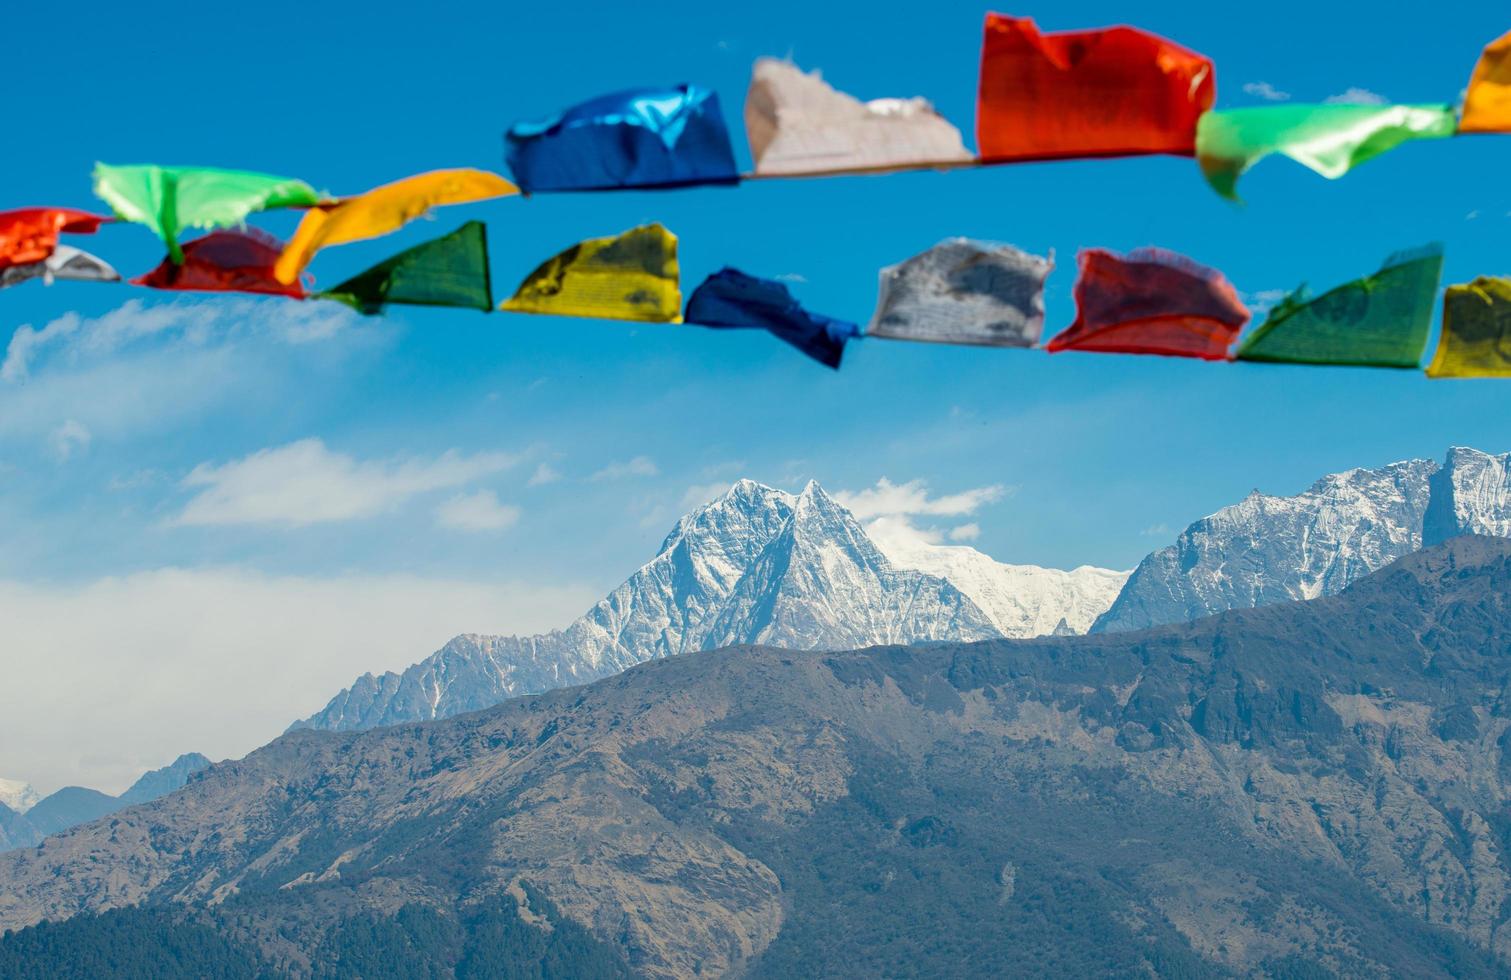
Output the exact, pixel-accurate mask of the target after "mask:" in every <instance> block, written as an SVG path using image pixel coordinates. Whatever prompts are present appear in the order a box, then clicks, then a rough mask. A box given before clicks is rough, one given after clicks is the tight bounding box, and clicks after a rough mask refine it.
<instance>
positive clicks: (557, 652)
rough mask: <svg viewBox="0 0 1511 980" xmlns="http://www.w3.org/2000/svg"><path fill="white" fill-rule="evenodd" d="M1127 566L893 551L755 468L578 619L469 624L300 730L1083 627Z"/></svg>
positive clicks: (845, 516) (814, 496) (844, 514)
mask: <svg viewBox="0 0 1511 980" xmlns="http://www.w3.org/2000/svg"><path fill="white" fill-rule="evenodd" d="M972 556H975V557H974V558H972ZM1121 575H1122V573H1117V572H1109V571H1105V570H1102V569H1077V570H1076V571H1075V572H1060V571H1056V570H1052V569H1040V568H1034V567H1031V566H1011V565H1002V564H999V563H997V562H994V561H992V560H991V559H989V558H987V557H986V556H985V555H981V554H980V553H979V552H975V551H974V550H973V549H969V548H938V549H933V550H930V549H929V548H928V546H922V547H917V548H913V549H911V551H906V550H904V551H897V552H895V553H892V554H884V553H883V552H882V550H881V549H879V548H878V547H877V545H876V543H875V542H874V541H872V540H871V538H870V537H869V536H868V535H867V533H866V531H865V529H864V528H863V527H862V526H861V525H860V524H859V523H858V522H857V521H856V519H855V518H854V517H853V516H852V515H851V514H850V512H849V511H847V510H846V509H845V508H844V507H842V506H841V505H840V504H838V503H837V502H836V501H835V500H834V499H833V498H832V497H830V496H829V495H828V494H827V493H825V492H824V490H823V489H822V488H821V487H820V486H819V485H818V484H817V483H809V484H808V486H807V487H806V488H804V490H803V492H802V493H800V494H791V493H787V492H784V491H782V490H776V489H773V488H771V487H767V486H762V485H761V484H759V483H756V482H754V481H752V480H741V481H739V482H738V483H736V484H734V486H733V487H731V488H730V490H729V492H728V493H726V494H725V495H724V496H723V497H721V498H719V499H718V500H715V501H714V502H712V503H710V504H708V505H706V506H704V507H701V508H699V509H698V510H696V511H694V512H693V513H691V514H689V515H687V516H686V517H684V518H682V519H681V520H680V521H679V522H678V523H677V526H676V527H675V528H673V530H672V532H671V534H670V535H668V536H667V538H666V540H665V541H664V542H663V543H662V545H661V549H660V551H659V553H658V554H657V555H656V557H655V558H653V559H652V560H651V561H650V562H649V563H647V564H646V565H644V566H643V567H641V568H640V570H639V571H637V572H636V573H635V574H634V575H632V576H630V578H629V579H628V580H627V581H626V582H625V583H624V584H623V585H621V586H619V588H617V589H615V590H614V591H613V593H611V594H610V595H609V596H608V597H607V598H605V599H604V600H603V601H601V602H599V603H598V604H597V605H596V606H594V607H593V608H592V609H591V610H589V611H588V613H587V615H585V616H583V617H582V618H581V619H579V620H577V621H576V622H575V623H573V624H571V625H570V626H568V627H567V628H566V629H564V630H559V631H553V632H551V633H546V634H544V635H541V636H531V637H515V636H479V635H476V634H466V635H463V636H458V637H457V638H455V639H453V640H452V641H451V642H450V643H448V644H447V645H446V646H445V647H443V648H442V649H441V650H440V651H439V652H437V653H435V654H434V655H432V656H431V657H428V658H427V659H425V660H423V661H421V662H420V663H418V664H415V665H414V666H412V667H410V668H409V669H407V670H405V671H404V672H403V673H400V674H395V673H391V672H390V673H385V674H383V675H381V676H374V675H372V674H364V675H363V676H362V677H360V678H358V679H357V680H356V682H355V683H353V684H352V686H351V687H349V688H347V689H346V690H344V691H342V692H341V693H340V694H338V695H337V696H336V697H335V698H333V699H332V700H331V701H330V703H329V704H328V705H326V707H325V708H324V710H322V711H321V712H319V713H318V714H316V715H314V716H313V717H311V718H308V719H305V720H304V721H301V722H297V723H295V724H294V725H293V726H292V729H300V728H318V729H325V730H330V731H357V730H361V729H365V728H372V727H375V726H378V725H392V724H397V723H400V722H405V721H422V720H427V719H434V718H445V717H449V716H451V715H455V714H460V713H462V712H465V711H475V710H477V709H480V708H486V707H489V706H490V705H494V704H498V703H499V702H500V701H503V700H504V699H506V698H509V697H513V696H516V695H519V694H530V693H536V692H540V691H546V690H550V689H552V688H555V687H561V686H563V685H568V684H581V683H584V682H586V681H590V680H594V679H596V678H599V677H606V676H608V675H610V674H615V673H618V672H620V671H622V670H624V669H625V668H626V667H630V666H632V665H634V664H637V663H641V662H643V661H645V660H651V659H656V658H659V657H668V656H672V655H675V654H680V653H691V652H697V651H701V650H711V649H716V648H718V647H721V646H728V645H730V644H736V643H764V644H771V645H775V646H783V647H788V648H792V649H800V650H811V649H844V648H848V647H856V646H865V645H868V644H874V643H913V642H918V641H922V640H976V639H984V638H987V637H993V636H1001V635H1004V634H1009V635H1015V636H1016V635H1021V636H1027V635H1034V634H1036V633H1048V632H1051V631H1053V630H1054V629H1055V628H1056V627H1057V626H1059V625H1060V622H1061V620H1065V619H1069V620H1070V621H1071V622H1072V623H1073V624H1078V625H1079V629H1080V630H1084V629H1085V627H1086V626H1087V625H1089V624H1090V622H1091V620H1092V619H1094V618H1095V616H1096V615H1097V614H1098V613H1100V612H1101V611H1102V609H1104V608H1105V607H1106V604H1107V603H1110V602H1111V601H1112V598H1113V596H1114V595H1115V594H1116V591H1117V587H1118V585H1120V584H1121V580H1120V579H1121ZM1098 604H1100V608H1098ZM1070 628H1072V627H1070V626H1067V627H1066V629H1070Z"/></svg>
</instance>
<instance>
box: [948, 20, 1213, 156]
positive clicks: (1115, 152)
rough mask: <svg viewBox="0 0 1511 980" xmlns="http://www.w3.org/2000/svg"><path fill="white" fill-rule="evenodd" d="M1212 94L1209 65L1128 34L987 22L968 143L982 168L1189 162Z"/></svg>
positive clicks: (1143, 35) (1154, 38)
mask: <svg viewBox="0 0 1511 980" xmlns="http://www.w3.org/2000/svg"><path fill="white" fill-rule="evenodd" d="M1215 95H1216V83H1215V82H1214V80H1213V67H1212V62H1211V61H1210V60H1209V59H1207V58H1205V57H1203V56H1202V55H1199V54H1197V53H1195V52H1194V51H1189V50H1187V49H1186V48H1183V47H1181V46H1180V45H1178V44H1176V43H1174V42H1173V41H1168V40H1166V39H1165V38H1162V37H1160V36H1159V35H1157V34H1150V33H1149V32H1147V31H1141V30H1138V29H1137V28H1133V27H1109V28H1103V29H1100V30H1089V31H1066V32H1063V33H1055V34H1042V33H1040V31H1039V28H1038V27H1037V26H1036V25H1035V24H1034V22H1033V20H1031V19H1029V18H1027V17H1008V16H1006V15H1003V14H994V13H989V14H987V15H986V35H985V39H984V41H983V43H982V49H981V78H980V96H979V99H978V102H977V106H976V145H977V148H978V150H979V151H980V153H981V158H982V159H983V160H985V161H988V162H1003V161H1009V160H1054V159H1064V158H1068V157H1107V156H1128V155H1134V154H1144V153H1174V154H1179V155H1183V156H1190V155H1191V153H1192V150H1193V149H1194V146H1195V139H1196V121H1197V119H1198V118H1199V117H1200V116H1201V114H1202V113H1203V112H1206V111H1207V110H1208V109H1211V108H1212V103H1213V99H1214V98H1215Z"/></svg>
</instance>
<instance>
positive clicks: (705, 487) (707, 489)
mask: <svg viewBox="0 0 1511 980" xmlns="http://www.w3.org/2000/svg"><path fill="white" fill-rule="evenodd" d="M729 485H730V481H728V480H716V481H714V482H713V483H699V484H697V485H696V486H691V487H688V488H687V490H686V492H684V493H683V494H682V499H681V500H679V501H678V502H677V506H678V507H679V508H681V510H682V513H684V514H686V513H688V512H690V511H693V510H696V509H697V508H699V507H702V506H703V505H704V504H706V503H708V502H709V501H712V500H718V499H719V498H720V497H722V496H724V495H725V494H726V493H728V492H729Z"/></svg>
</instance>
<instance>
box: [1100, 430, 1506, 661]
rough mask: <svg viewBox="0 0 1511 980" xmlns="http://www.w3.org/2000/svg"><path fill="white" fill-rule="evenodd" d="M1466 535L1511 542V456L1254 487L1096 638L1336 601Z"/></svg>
mask: <svg viewBox="0 0 1511 980" xmlns="http://www.w3.org/2000/svg"><path fill="white" fill-rule="evenodd" d="M1458 534H1493V535H1497V536H1501V537H1505V536H1511V454H1506V455H1502V456H1491V455H1489V454H1488V453H1483V452H1480V451H1479V450H1476V449H1465V448H1459V447H1455V448H1453V449H1450V450H1449V451H1448V457H1447V460H1446V462H1445V463H1444V464H1443V465H1442V466H1441V467H1439V466H1438V465H1437V464H1436V463H1434V462H1432V461H1431V460H1425V459H1416V460H1407V461H1405V462H1400V463H1393V464H1391V465H1389V466H1384V467H1381V468H1379V469H1355V470H1349V471H1347V472H1344V473H1334V474H1332V475H1330V476H1325V477H1323V478H1322V479H1321V480H1318V481H1317V483H1316V484H1314V485H1313V486H1312V487H1311V488H1310V489H1309V490H1307V491H1305V492H1304V493H1300V494H1297V495H1295V496H1293V497H1272V496H1269V495H1266V494H1262V493H1260V492H1259V491H1257V490H1256V491H1254V492H1253V493H1252V494H1250V495H1249V496H1248V498H1246V499H1245V500H1244V501H1243V502H1241V503H1238V504H1235V505H1233V506H1231V507H1224V508H1223V509H1222V510H1220V511H1218V512H1217V513H1215V514H1213V515H1212V516H1210V517H1206V518H1203V519H1202V520H1200V521H1197V522H1196V523H1194V524H1192V525H1191V526H1190V527H1188V528H1186V530H1185V531H1184V532H1182V533H1181V535H1180V537H1179V538H1178V539H1177V540H1176V542H1175V544H1173V545H1171V546H1170V547H1168V548H1163V549H1161V550H1159V551H1156V552H1154V553H1153V554H1151V555H1149V556H1148V557H1147V558H1145V559H1144V560H1143V561H1142V562H1141V563H1140V564H1139V566H1138V568H1136V569H1135V570H1134V572H1133V575H1132V577H1131V578H1130V579H1129V580H1128V582H1127V584H1126V585H1125V586H1124V587H1123V590H1122V592H1121V593H1119V595H1118V597H1117V600H1116V601H1115V602H1113V604H1112V606H1111V608H1109V609H1108V610H1107V611H1106V613H1104V614H1103V615H1102V616H1100V617H1099V618H1098V619H1097V620H1096V622H1095V624H1094V625H1093V626H1092V627H1091V632H1094V633H1103V632H1117V631H1120V630H1133V629H1143V628H1145V627H1148V626H1157V625H1160V624H1163V623H1177V622H1184V621H1186V620H1190V619H1196V618H1199V617H1201V616H1209V615H1211V614H1213V613H1216V612H1221V611H1223V610H1225V609H1245V608H1251V607H1254V606H1263V605H1268V604H1269V603H1273V602H1285V601H1288V600H1293V599H1312V598H1316V597H1317V596H1321V595H1334V594H1336V593H1338V592H1340V591H1341V590H1342V589H1344V588H1345V587H1347V586H1348V585H1349V583H1351V582H1353V581H1355V580H1356V579H1359V578H1361V577H1363V576H1365V575H1368V574H1370V573H1371V572H1373V571H1375V570H1376V569H1378V568H1382V567H1384V566H1385V565H1387V564H1389V563H1390V562H1392V561H1394V560H1396V559H1397V558H1400V557H1401V556H1403V555H1408V554H1411V553H1412V552H1414V551H1416V550H1418V549H1419V548H1421V547H1422V546H1423V545H1424V544H1436V543H1438V542H1441V541H1445V540H1447V539H1448V538H1450V537H1453V536H1455V535H1458Z"/></svg>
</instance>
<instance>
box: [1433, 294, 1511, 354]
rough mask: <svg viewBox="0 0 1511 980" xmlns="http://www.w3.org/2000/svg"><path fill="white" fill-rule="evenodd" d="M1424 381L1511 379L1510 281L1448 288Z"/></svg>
mask: <svg viewBox="0 0 1511 980" xmlns="http://www.w3.org/2000/svg"><path fill="white" fill-rule="evenodd" d="M1427 376H1428V377H1429V378H1511V279H1507V278H1504V277H1501V276H1480V277H1479V278H1478V279H1476V280H1474V282H1471V283H1467V284H1464V285H1458V286H1449V287H1448V290H1447V292H1446V293H1445V295H1444V296H1443V333H1442V336H1441V337H1439V338H1438V352H1437V355H1436V356H1435V357H1433V359H1432V363H1431V364H1429V365H1428V366H1427Z"/></svg>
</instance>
